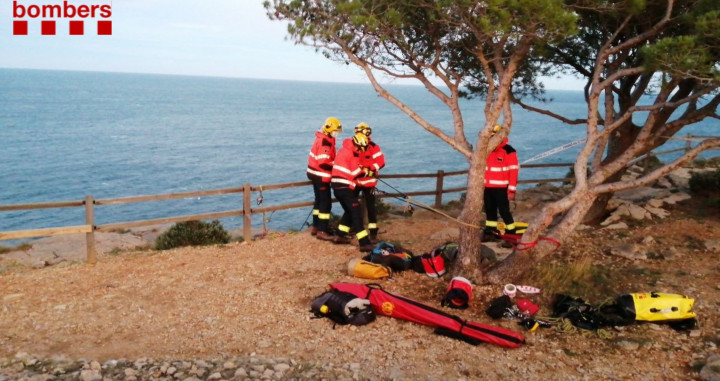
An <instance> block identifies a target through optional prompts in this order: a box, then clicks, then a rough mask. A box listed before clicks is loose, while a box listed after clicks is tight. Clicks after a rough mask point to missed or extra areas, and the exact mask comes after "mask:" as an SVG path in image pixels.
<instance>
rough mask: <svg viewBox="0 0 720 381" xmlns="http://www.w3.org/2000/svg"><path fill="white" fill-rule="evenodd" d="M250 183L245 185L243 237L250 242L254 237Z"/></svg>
mask: <svg viewBox="0 0 720 381" xmlns="http://www.w3.org/2000/svg"><path fill="white" fill-rule="evenodd" d="M251 193H252V192H251V189H250V184H244V185H243V239H245V241H246V242H250V241H252V239H253V236H252V210H251V203H250V197H251V196H252V194H251Z"/></svg>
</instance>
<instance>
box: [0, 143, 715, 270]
mask: <svg viewBox="0 0 720 381" xmlns="http://www.w3.org/2000/svg"><path fill="white" fill-rule="evenodd" d="M696 137H698V136H692V135H688V138H686V139H683V138H677V139H678V140H686V141H687V145H686V147H685V148H679V149H674V150H669V151H664V152H655V153H653V155H655V156H659V155H662V154H667V153H672V152H677V151H683V150H684V151H687V150H688V149H689V148H690V141H691V140H692V138H696ZM701 138H707V137H704V136H703V137H701ZM647 157H649V155H648V156H647ZM642 158H643V157H640V158H638V159H636V160H638V161H639V160H641V159H642ZM645 164H648V161H647V160H645ZM573 165H574V163H559V164H524V165H522V168H523V169H532V168H552V167H572V166H573ZM467 173H468V171H466V170H465V171H455V172H444V171H442V170H440V171H437V172H436V173H427V174H394V175H393V174H389V175H386V174H383V176H382V179H383V180H384V179H411V178H434V179H435V187H434V189H432V190H426V191H415V192H406V193H382V194H379V195H378V197H400V198H403V197H408V196H433V195H434V196H435V203H434V207H436V208H439V207H440V206H441V205H442V201H443V195H444V194H446V193H456V192H463V191H465V190H467V187H456V188H447V189H446V188H445V187H444V183H445V178H447V177H451V176H463V175H467ZM572 181H574V178H573V177H567V178H549V179H548V178H546V179H532V180H520V181H518V184H542V183H556V182H572ZM310 185H311V183H310V181H301V182H294V183H283V184H271V185H258V186H253V185H251V184H244V185H243V186H242V187H237V188H225V189H215V190H206V191H198V192H183V193H169V194H160V195H150V196H134V197H124V198H109V199H95V198H94V197H93V196H87V197H85V199H84V200H81V201H61V202H45V203H36V204H16V205H0V212H7V211H18V210H33V209H52V208H78V207H84V208H85V224H83V225H77V226H62V227H52V228H44V229H30V230H16V231H0V241H3V240H13V239H23V238H37V237H47V236H58V235H67V234H85V241H86V250H87V262H88V263H95V262H96V256H97V254H96V250H95V232H112V231H117V230H121V229H128V228H134V227H141V226H150V225H159V224H168V223H176V222H184V221H195V220H208V219H220V218H227V217H235V216H243V224H242V225H243V236H244V237H245V238H246V239H247V240H250V239H252V215H253V214H262V213H268V212H274V211H278V210H288V209H295V208H304V207H308V206H312V205H313V201H302V202H295V203H290V204H282V205H276V206H268V207H258V208H253V207H252V200H253V192H260V193H262V192H264V191H272V190H278V189H286V188H295V187H309V186H310ZM228 194H242V195H243V207H242V209H237V210H227V211H222V212H214V213H205V214H193V215H185V216H174V217H166V218H159V219H151V220H138V221H128V222H120V223H111V224H104V225H96V224H95V206H96V205H97V206H102V205H119V204H133V203H140V202H150V201H161V200H172V199H181V198H187V197H209V196H219V195H228ZM308 194H309V195H311V194H312V192H308ZM248 237H249V238H248Z"/></svg>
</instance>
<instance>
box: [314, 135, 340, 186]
mask: <svg viewBox="0 0 720 381" xmlns="http://www.w3.org/2000/svg"><path fill="white" fill-rule="evenodd" d="M334 161H335V138H333V137H332V136H328V135H325V134H324V133H322V132H320V131H316V132H315V142H314V143H313V145H312V147H311V148H310V156H309V157H308V167H307V173H308V174H309V175H312V176H317V177H319V178H321V179H322V181H323V182H325V183H329V182H330V178H331V177H332V167H333V162H334Z"/></svg>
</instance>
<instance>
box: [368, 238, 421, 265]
mask: <svg viewBox="0 0 720 381" xmlns="http://www.w3.org/2000/svg"><path fill="white" fill-rule="evenodd" d="M363 259H364V260H366V261H370V262H372V263H378V264H381V265H383V266H387V267H389V268H390V269H392V271H394V272H400V271H405V270H408V269H410V268H411V267H412V259H413V254H412V252H410V251H409V250H405V249H403V248H402V247H400V246H399V245H396V244H392V243H389V242H380V243H378V244H377V246H375V248H374V249H373V250H372V252H370V254H368V255H366V256H365V257H363Z"/></svg>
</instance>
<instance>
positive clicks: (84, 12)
mask: <svg viewBox="0 0 720 381" xmlns="http://www.w3.org/2000/svg"><path fill="white" fill-rule="evenodd" d="M110 16H112V5H111V4H86V3H78V2H69V1H67V0H66V1H63V2H62V3H52V4H37V3H35V2H21V1H17V0H15V1H13V34H14V35H20V36H26V35H28V34H32V33H29V31H28V24H32V25H38V23H37V22H35V21H34V20H37V19H39V20H40V23H39V25H40V34H42V35H44V36H48V35H55V34H56V26H57V24H58V22H60V23H64V22H65V21H67V26H68V29H67V30H68V34H69V35H71V36H73V35H84V34H85V22H86V21H88V22H91V21H90V20H89V19H94V21H95V23H96V24H97V34H98V35H106V36H107V35H111V34H112V21H111V20H110ZM28 19H30V20H31V21H30V22H29V21H28ZM60 34H62V33H60Z"/></svg>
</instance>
